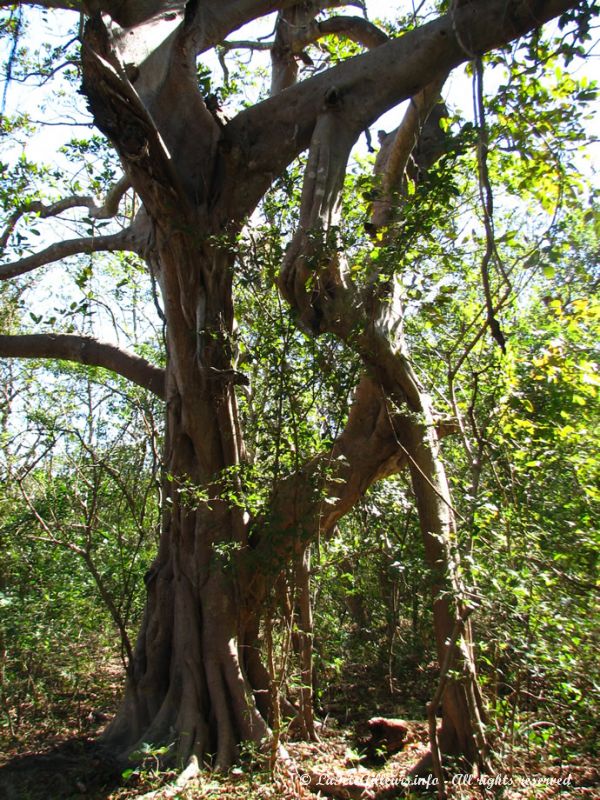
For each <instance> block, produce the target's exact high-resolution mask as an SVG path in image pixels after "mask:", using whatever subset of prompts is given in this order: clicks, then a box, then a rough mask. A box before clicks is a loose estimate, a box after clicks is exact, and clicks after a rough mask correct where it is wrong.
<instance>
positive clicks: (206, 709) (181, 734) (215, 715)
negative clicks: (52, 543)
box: [106, 229, 268, 767]
mask: <svg viewBox="0 0 600 800" xmlns="http://www.w3.org/2000/svg"><path fill="white" fill-rule="evenodd" d="M155 241H156V248H155V251H154V255H153V258H152V265H153V268H154V270H155V272H156V274H157V278H158V282H159V284H160V286H161V290H162V294H163V304H164V309H165V316H166V319H167V329H168V331H169V334H168V341H167V352H168V365H167V418H166V440H165V454H164V470H165V477H164V489H163V502H164V515H163V530H162V538H161V542H160V548H159V554H158V557H157V559H156V561H155V562H154V564H153V566H152V568H151V569H150V571H149V572H148V574H147V578H146V584H147V589H148V599H147V606H146V610H145V615H144V621H143V625H142V630H141V633H140V635H139V639H138V642H137V647H136V650H135V655H134V659H133V663H132V664H131V665H130V669H129V674H128V688H127V697H126V700H125V703H124V705H123V708H122V709H121V711H120V713H119V714H118V716H117V718H116V720H115V721H114V723H113V725H112V726H111V727H110V729H109V730H108V731H107V734H106V738H107V739H108V740H110V741H111V742H114V743H118V745H119V746H120V747H121V748H122V749H125V750H130V749H131V748H132V747H133V748H135V747H136V746H137V745H138V744H139V743H141V742H142V741H144V742H153V743H156V742H160V743H164V742H165V741H169V740H171V739H175V740H176V743H177V755H178V756H179V757H180V759H182V760H185V759H186V758H187V757H188V756H190V755H196V756H197V757H198V758H199V760H200V762H202V759H203V758H204V757H205V756H206V755H207V754H215V757H216V764H217V766H219V767H227V766H229V765H230V764H231V763H232V762H233V761H234V759H235V757H236V754H237V748H238V745H239V743H240V742H241V741H243V740H250V741H252V742H255V743H258V742H260V740H261V739H263V738H265V737H266V736H267V735H268V728H267V724H266V722H265V720H264V719H263V717H262V716H261V715H260V714H259V712H258V710H257V708H256V704H255V701H254V696H253V693H252V686H251V685H250V682H249V680H248V678H247V676H246V674H245V670H244V658H243V656H242V648H243V643H244V638H245V635H246V634H245V630H244V628H245V619H244V612H243V608H242V598H244V596H245V595H246V590H245V586H244V573H243V569H242V567H241V564H240V556H241V554H242V552H243V551H244V549H245V548H246V545H247V525H246V521H245V519H244V515H243V511H242V510H241V509H240V508H239V507H237V505H236V504H235V503H228V502H227V501H226V500H225V499H224V495H225V494H231V493H232V492H234V493H235V492H237V490H238V488H239V487H238V481H239V476H238V474H237V472H236V470H235V468H236V466H237V465H239V463H240V459H241V458H242V456H243V443H242V441H241V436H240V429H239V421H238V412H237V404H236V398H235V392H234V381H235V380H236V377H237V373H236V372H235V370H234V368H233V363H232V354H231V350H232V348H231V337H232V334H233V313H232V301H231V256H230V255H229V254H228V250H227V249H226V248H225V249H220V248H214V249H210V248H208V247H207V246H206V245H205V244H204V242H206V237H193V236H188V235H186V234H184V233H183V232H182V231H181V230H174V231H164V230H163V231H161V230H156V229H155ZM181 276H185V279H186V282H185V284H183V285H182V282H181V281H182V277H181Z"/></svg>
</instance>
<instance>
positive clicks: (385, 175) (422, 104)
mask: <svg viewBox="0 0 600 800" xmlns="http://www.w3.org/2000/svg"><path fill="white" fill-rule="evenodd" d="M446 77H447V75H446V74H444V75H443V76H440V77H438V78H436V80H434V81H432V83H430V84H429V85H428V86H426V87H425V88H424V89H423V90H422V91H420V92H419V93H418V94H417V95H416V96H415V97H413V98H412V99H411V101H410V104H409V106H408V109H407V110H406V113H405V115H404V119H403V120H402V122H401V123H400V125H399V126H398V127H397V128H396V130H395V131H393V132H392V133H390V134H388V136H387V137H386V138H385V140H384V141H383V143H382V145H381V149H380V151H379V154H378V156H377V159H376V162H375V173H376V174H377V175H379V176H381V195H380V197H378V198H377V200H376V201H375V202H374V203H373V212H372V214H371V224H372V225H373V226H374V227H375V228H381V227H382V226H383V225H386V224H387V222H388V221H389V218H390V213H391V210H392V208H393V204H394V203H393V194H394V193H395V192H397V191H399V190H400V189H401V188H402V182H403V179H404V175H405V173H406V168H407V166H408V162H409V159H410V156H411V153H412V152H413V150H414V148H415V145H416V144H417V141H418V140H419V135H420V133H421V130H422V128H423V125H424V123H425V121H426V120H427V117H428V116H429V113H430V112H431V110H432V108H433V107H434V105H435V104H436V103H437V102H438V100H439V97H440V91H441V89H442V86H443V85H444V81H445V80H446Z"/></svg>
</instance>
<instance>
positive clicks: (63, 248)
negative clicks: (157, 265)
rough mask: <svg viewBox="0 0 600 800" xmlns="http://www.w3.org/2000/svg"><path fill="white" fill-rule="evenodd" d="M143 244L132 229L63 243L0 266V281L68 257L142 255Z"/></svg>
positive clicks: (68, 240)
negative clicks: (125, 252)
mask: <svg viewBox="0 0 600 800" xmlns="http://www.w3.org/2000/svg"><path fill="white" fill-rule="evenodd" d="M143 246H144V240H143V239H142V238H141V236H140V235H139V234H138V232H137V231H136V230H135V228H134V227H133V226H131V227H129V228H126V229H125V230H123V231H119V232H118V233H111V234H106V235H105V236H86V237H82V238H79V239H66V240H65V241H62V242H56V243H55V244H51V245H50V247H46V249H45V250H41V251H40V252H39V253H34V254H33V255H31V256H25V257H24V258H20V259H18V260H17V261H12V262H9V263H8V264H1V265H0V280H6V279H8V278H16V277H17V275H24V274H25V273H26V272H31V270H33V269H36V268H37V267H43V266H45V265H46V264H52V263H54V262H55V261H60V260H61V259H63V258H67V257H68V256H75V255H82V254H89V253H98V252H115V251H118V250H128V251H130V252H133V253H138V254H141V253H142V251H143Z"/></svg>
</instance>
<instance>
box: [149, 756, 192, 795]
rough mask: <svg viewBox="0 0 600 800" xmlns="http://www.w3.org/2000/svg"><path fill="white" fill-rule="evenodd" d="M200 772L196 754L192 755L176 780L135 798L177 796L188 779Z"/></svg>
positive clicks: (187, 782) (188, 781)
mask: <svg viewBox="0 0 600 800" xmlns="http://www.w3.org/2000/svg"><path fill="white" fill-rule="evenodd" d="M199 774H200V765H199V764H198V759H197V758H196V756H192V757H191V758H190V760H189V761H188V765H187V767H186V768H185V769H184V770H183V772H181V773H180V774H179V775H178V776H177V778H176V780H174V781H173V782H172V783H169V784H167V786H163V787H161V788H160V789H155V790H154V791H152V792H146V794H143V795H140V796H139V797H138V798H136V800H159V798H160V800H168V798H171V797H177V795H179V794H181V792H183V790H184V789H185V788H186V787H187V785H188V784H189V783H190V781H193V780H194V779H195V778H197V777H198V775H199Z"/></svg>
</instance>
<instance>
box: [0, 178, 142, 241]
mask: <svg viewBox="0 0 600 800" xmlns="http://www.w3.org/2000/svg"><path fill="white" fill-rule="evenodd" d="M130 186H131V183H130V181H129V178H127V177H126V176H125V175H123V176H122V177H121V178H120V179H119V180H118V181H117V182H116V183H115V184H114V185H113V186H112V187H111V188H110V189H109V190H108V192H107V194H106V197H105V199H104V203H102V205H97V203H96V200H95V198H93V197H90V196H89V195H75V194H74V195H70V196H69V197H63V198H62V199H60V200H57V201H56V202H55V203H50V205H45V204H44V203H42V202H41V201H40V200H32V201H31V202H28V203H23V205H21V206H19V208H17V209H16V210H15V211H13V213H12V214H11V215H10V217H9V218H8V222H7V224H6V227H5V228H4V231H3V233H2V235H1V236H0V250H4V248H5V247H6V245H7V243H8V240H9V238H10V235H11V234H12V232H13V231H14V229H15V226H16V224H17V222H18V221H19V219H20V218H21V217H22V216H24V215H25V214H37V215H38V216H39V217H40V219H48V217H57V216H59V214H62V213H63V212H64V211H69V210H70V209H72V208H87V209H88V211H89V214H90V217H92V218H93V219H110V218H111V217H114V216H115V215H116V214H117V211H118V210H119V203H120V201H121V198H122V197H123V195H124V194H125V192H126V191H127V190H128V189H129V187H130Z"/></svg>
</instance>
